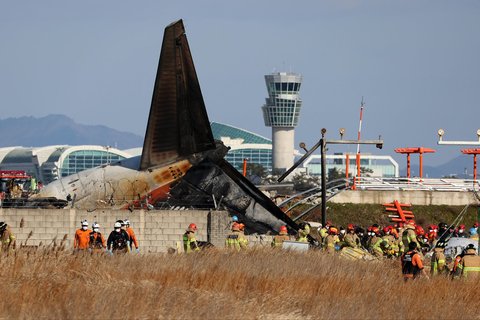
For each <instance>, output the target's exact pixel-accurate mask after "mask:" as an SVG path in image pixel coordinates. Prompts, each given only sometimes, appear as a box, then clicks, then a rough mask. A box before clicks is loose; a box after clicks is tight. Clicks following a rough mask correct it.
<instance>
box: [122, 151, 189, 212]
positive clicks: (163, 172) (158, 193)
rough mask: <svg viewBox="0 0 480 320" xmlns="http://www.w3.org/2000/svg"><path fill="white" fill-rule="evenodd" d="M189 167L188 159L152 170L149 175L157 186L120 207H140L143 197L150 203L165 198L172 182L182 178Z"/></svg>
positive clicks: (142, 203) (143, 202) (143, 201)
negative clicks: (138, 198)
mask: <svg viewBox="0 0 480 320" xmlns="http://www.w3.org/2000/svg"><path fill="white" fill-rule="evenodd" d="M191 167H192V164H191V163H190V162H189V161H188V160H182V161H179V162H176V163H174V164H171V165H169V166H166V167H162V168H159V169H154V170H152V172H151V173H149V175H153V181H154V183H155V186H158V187H156V188H154V189H152V190H150V191H149V192H148V193H147V194H145V195H142V196H141V198H140V200H135V201H133V202H131V203H129V204H127V205H125V206H123V207H122V209H128V208H129V207H130V206H131V205H133V206H134V207H135V208H141V207H142V206H143V205H144V204H145V203H146V201H145V199H148V203H150V204H152V203H156V202H157V201H160V200H166V199H167V198H168V194H169V192H170V186H171V185H172V183H174V182H176V181H177V180H179V179H180V178H182V177H183V176H184V175H185V173H186V172H187V171H188V170H189V169H190V168H191ZM147 172H148V171H147Z"/></svg>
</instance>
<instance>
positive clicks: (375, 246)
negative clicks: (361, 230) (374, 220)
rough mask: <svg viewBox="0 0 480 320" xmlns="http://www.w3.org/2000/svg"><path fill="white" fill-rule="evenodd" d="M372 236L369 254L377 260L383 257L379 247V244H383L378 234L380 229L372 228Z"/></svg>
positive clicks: (381, 249)
mask: <svg viewBox="0 0 480 320" xmlns="http://www.w3.org/2000/svg"><path fill="white" fill-rule="evenodd" d="M371 232H372V233H373V236H372V239H371V240H370V250H369V251H370V253H371V254H373V255H374V256H375V257H377V258H381V257H383V254H384V252H383V248H382V247H381V244H382V242H383V239H382V237H381V234H380V229H379V228H378V227H372V231H371Z"/></svg>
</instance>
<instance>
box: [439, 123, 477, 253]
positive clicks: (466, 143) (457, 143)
mask: <svg viewBox="0 0 480 320" xmlns="http://www.w3.org/2000/svg"><path fill="white" fill-rule="evenodd" d="M437 133H438V144H439V145H453V146H472V145H474V146H479V145H480V129H478V130H477V139H478V140H477V141H445V140H443V136H444V134H445V131H444V130H443V129H438V131H437ZM477 150H478V151H479V152H480V149H464V150H462V153H465V154H470V153H471V154H473V155H474V157H473V168H474V173H473V175H474V180H473V192H474V193H475V192H476V191H475V183H476V178H477V172H476V171H477V170H476V169H477V157H476V151H477ZM477 210H478V211H477V222H478V221H480V204H477ZM478 248H479V249H477V254H478V250H480V238H479V239H478Z"/></svg>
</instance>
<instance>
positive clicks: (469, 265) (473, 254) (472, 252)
mask: <svg viewBox="0 0 480 320" xmlns="http://www.w3.org/2000/svg"><path fill="white" fill-rule="evenodd" d="M454 276H455V278H463V279H468V280H478V279H480V256H478V255H477V249H475V246H474V245H473V244H469V245H468V246H467V247H466V248H465V254H464V255H463V257H462V258H461V260H460V262H459V263H458V266H457V269H456V270H455V275H454Z"/></svg>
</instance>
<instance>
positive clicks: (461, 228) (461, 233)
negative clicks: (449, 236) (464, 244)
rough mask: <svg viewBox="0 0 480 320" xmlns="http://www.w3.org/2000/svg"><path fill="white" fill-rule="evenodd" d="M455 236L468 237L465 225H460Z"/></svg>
mask: <svg viewBox="0 0 480 320" xmlns="http://www.w3.org/2000/svg"><path fill="white" fill-rule="evenodd" d="M455 236H457V237H459V238H468V235H467V234H466V233H465V225H464V224H461V225H459V226H458V231H457V232H456V234H455Z"/></svg>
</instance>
